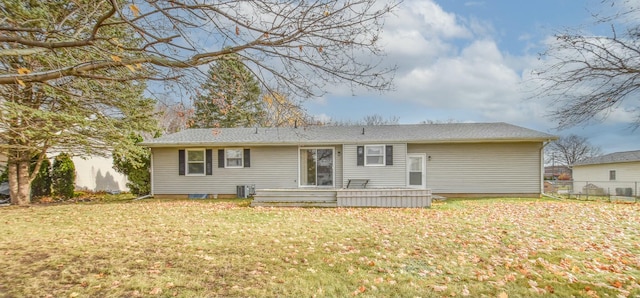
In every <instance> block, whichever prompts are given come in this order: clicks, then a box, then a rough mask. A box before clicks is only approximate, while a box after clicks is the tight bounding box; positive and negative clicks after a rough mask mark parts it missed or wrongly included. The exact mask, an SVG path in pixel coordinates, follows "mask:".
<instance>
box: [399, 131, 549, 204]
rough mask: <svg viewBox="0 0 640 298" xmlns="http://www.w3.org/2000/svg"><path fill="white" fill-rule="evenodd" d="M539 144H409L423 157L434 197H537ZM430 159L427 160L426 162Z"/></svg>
mask: <svg viewBox="0 0 640 298" xmlns="http://www.w3.org/2000/svg"><path fill="white" fill-rule="evenodd" d="M541 147H542V143H538V142H527V143H473V144H409V146H408V148H407V149H408V153H426V155H427V187H428V188H431V189H432V191H433V193H436V194H437V193H442V194H446V193H456V194H473V193H477V194H482V193H486V194H500V193H505V194H511V193H513V194H525V193H540V184H541V182H540V179H541V167H542V166H541V164H542V163H541V156H540V155H541V154H540V149H541ZM429 157H430V159H429Z"/></svg>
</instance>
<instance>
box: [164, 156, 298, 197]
mask: <svg viewBox="0 0 640 298" xmlns="http://www.w3.org/2000/svg"><path fill="white" fill-rule="evenodd" d="M245 148H248V149H251V167H249V168H236V169H225V168H218V149H224V148H218V147H213V148H206V149H212V150H213V154H212V155H213V171H212V175H211V176H187V175H185V176H180V175H178V150H179V148H152V153H153V170H154V174H153V192H154V194H234V193H236V185H243V184H253V185H255V186H256V188H297V187H298V180H297V179H298V177H297V176H298V147H297V146H274V147H245ZM203 149H205V148H203Z"/></svg>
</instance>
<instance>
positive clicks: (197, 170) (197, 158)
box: [187, 149, 205, 175]
mask: <svg viewBox="0 0 640 298" xmlns="http://www.w3.org/2000/svg"><path fill="white" fill-rule="evenodd" d="M204 159H205V158H204V149H198V150H187V175H204V167H205V166H204V162H205V160H204Z"/></svg>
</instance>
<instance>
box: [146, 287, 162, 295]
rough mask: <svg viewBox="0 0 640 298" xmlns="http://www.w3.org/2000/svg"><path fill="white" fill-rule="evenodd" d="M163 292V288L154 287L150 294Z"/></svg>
mask: <svg viewBox="0 0 640 298" xmlns="http://www.w3.org/2000/svg"><path fill="white" fill-rule="evenodd" d="M161 293H162V289H161V288H153V290H151V291H150V292H149V295H160V294H161Z"/></svg>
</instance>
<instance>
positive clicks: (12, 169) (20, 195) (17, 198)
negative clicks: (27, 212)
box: [9, 160, 31, 206]
mask: <svg viewBox="0 0 640 298" xmlns="http://www.w3.org/2000/svg"><path fill="white" fill-rule="evenodd" d="M29 178H30V177H29V161H28V160H26V161H15V160H13V161H12V160H10V161H9V188H10V190H9V193H10V195H11V204H13V205H18V206H26V205H29V204H30V203H31V180H30V179H29Z"/></svg>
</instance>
